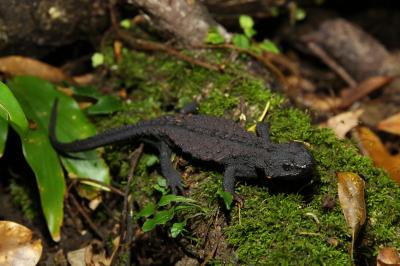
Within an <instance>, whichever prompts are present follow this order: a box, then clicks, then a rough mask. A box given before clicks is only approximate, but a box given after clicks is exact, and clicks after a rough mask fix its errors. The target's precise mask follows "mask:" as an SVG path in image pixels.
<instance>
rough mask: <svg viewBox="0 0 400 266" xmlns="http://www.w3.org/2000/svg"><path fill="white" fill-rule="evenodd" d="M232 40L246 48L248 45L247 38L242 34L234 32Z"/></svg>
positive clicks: (238, 45)
mask: <svg viewBox="0 0 400 266" xmlns="http://www.w3.org/2000/svg"><path fill="white" fill-rule="evenodd" d="M232 42H233V44H234V45H236V46H237V47H240V48H243V49H248V48H249V47H250V41H249V39H248V38H247V37H246V36H245V35H243V34H235V35H233V38H232Z"/></svg>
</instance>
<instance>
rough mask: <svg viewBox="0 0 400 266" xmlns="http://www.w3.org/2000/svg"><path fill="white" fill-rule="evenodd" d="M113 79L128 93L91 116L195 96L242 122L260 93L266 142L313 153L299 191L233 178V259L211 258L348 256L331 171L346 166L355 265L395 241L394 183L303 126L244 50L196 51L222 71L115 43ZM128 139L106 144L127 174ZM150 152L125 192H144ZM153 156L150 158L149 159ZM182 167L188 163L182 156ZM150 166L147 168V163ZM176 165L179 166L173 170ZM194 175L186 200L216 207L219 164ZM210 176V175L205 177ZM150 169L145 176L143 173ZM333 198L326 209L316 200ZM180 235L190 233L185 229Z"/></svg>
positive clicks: (287, 260) (269, 261)
mask: <svg viewBox="0 0 400 266" xmlns="http://www.w3.org/2000/svg"><path fill="white" fill-rule="evenodd" d="M104 54H105V55H106V59H107V60H106V63H107V66H108V67H109V69H110V71H111V76H112V77H113V79H112V80H113V82H114V83H116V85H117V86H119V87H124V88H126V89H127V90H128V91H129V93H130V96H131V99H132V100H131V101H130V102H128V103H127V104H125V106H124V110H123V111H121V112H120V113H118V114H117V115H113V116H111V117H109V118H107V119H102V120H101V121H100V122H99V124H100V126H101V127H102V128H109V127H115V126H118V125H122V124H126V123H134V122H137V121H138V120H142V119H149V118H153V117H158V116H160V115H163V114H166V113H174V112H177V111H179V110H180V109H181V108H182V107H183V106H184V105H185V104H187V103H190V102H192V101H193V100H196V101H198V102H199V112H200V113H204V114H210V115H217V116H224V117H226V118H229V119H233V120H236V121H239V120H240V118H242V120H243V118H245V124H246V126H250V125H253V124H254V123H255V121H256V119H257V118H258V117H259V116H260V115H261V113H262V110H263V109H264V107H265V105H266V104H267V103H268V102H269V103H270V108H269V110H268V114H267V117H266V119H265V121H266V122H268V123H269V124H270V127H271V138H272V140H273V141H274V142H287V141H290V140H298V141H304V142H306V143H308V144H309V145H310V150H311V152H312V154H313V155H314V158H315V161H316V171H315V175H314V176H313V177H312V182H311V183H310V184H309V187H311V190H310V189H308V191H309V192H307V193H279V190H278V192H271V190H270V189H269V188H268V187H266V186H260V185H257V184H253V183H249V184H248V183H245V182H240V183H239V184H237V186H236V189H237V191H238V192H239V193H240V194H241V195H242V196H244V198H245V199H246V202H245V207H244V208H242V209H241V210H240V212H239V210H238V207H234V208H232V209H231V210H230V211H228V216H229V223H228V226H226V227H225V228H224V229H223V232H224V235H225V237H226V240H227V241H228V242H229V244H231V245H232V246H233V247H234V248H235V252H236V254H237V258H235V259H233V258H232V261H226V260H224V261H222V260H219V258H218V254H217V256H216V258H215V260H214V261H212V263H214V264H221V263H223V264H226V263H227V264H230V263H231V264H236V263H238V264H243V265H351V264H352V262H351V257H350V255H349V252H348V250H349V247H350V244H351V233H350V230H349V229H348V227H347V226H346V224H345V219H344V216H343V214H342V211H341V208H340V205H339V202H338V199H337V179H336V173H337V172H339V171H351V172H355V173H358V174H359V175H360V176H362V177H363V178H364V179H365V181H366V204H367V222H366V226H365V227H364V229H363V230H362V233H361V236H360V241H359V242H358V245H357V248H356V251H355V258H356V260H357V264H364V263H365V262H367V261H369V260H371V259H373V257H374V256H375V255H376V254H377V250H378V248H379V247H380V246H394V247H396V248H400V225H399V224H400V223H399V222H400V189H399V188H398V187H397V185H396V184H395V183H394V182H392V181H391V179H390V178H389V177H388V176H387V175H386V174H385V173H384V172H383V171H382V170H379V169H377V168H374V167H373V165H372V163H371V161H370V160H369V159H368V158H365V157H363V156H360V155H359V152H358V150H357V149H356V148H355V146H354V145H353V144H352V143H351V142H350V141H348V140H345V141H342V140H338V139H336V138H335V136H334V134H333V133H332V132H331V131H330V130H328V129H321V128H317V127H315V126H312V125H311V123H310V122H311V121H310V117H309V115H308V114H307V113H306V112H304V111H300V110H298V109H295V108H292V107H287V105H288V104H287V102H286V101H285V100H284V97H283V96H282V95H279V94H276V93H272V92H271V91H270V90H269V89H268V88H266V87H265V82H264V81H263V80H262V79H260V78H257V77H255V76H253V75H250V74H248V72H247V71H246V70H245V67H244V66H245V65H246V58H242V57H241V56H239V59H236V60H234V61H230V57H229V55H228V54H226V53H224V52H223V51H213V52H212V53H211V52H209V53H206V54H201V53H199V55H196V56H200V57H202V56H203V57H206V58H208V59H211V60H213V61H214V62H217V63H224V64H225V65H226V66H227V67H226V71H225V72H224V73H218V72H214V71H209V70H206V69H203V68H199V67H193V66H190V65H188V64H187V63H185V62H181V61H177V60H175V59H173V58H170V57H168V56H166V55H163V54H152V55H149V54H145V53H140V52H131V51H128V50H125V49H124V50H123V57H122V61H121V63H119V64H116V63H115V62H114V60H113V58H112V54H111V50H108V49H106V50H105V51H104ZM131 148H132V147H126V146H125V147H122V148H109V149H110V151H113V152H112V153H110V152H108V159H109V161H110V162H111V166H112V169H114V170H113V171H114V175H120V176H126V174H127V169H128V168H129V165H128V160H127V159H126V152H127V151H128V150H129V149H131ZM151 158H152V157H151V156H150V155H145V156H143V157H142V159H141V161H140V163H139V166H138V169H137V171H136V175H137V178H136V179H135V180H136V181H135V183H134V184H133V188H132V190H133V192H134V196H135V197H137V198H140V199H142V200H143V201H145V202H146V201H151V200H152V199H151V197H152V196H153V195H154V193H155V192H154V189H153V185H154V184H155V182H156V179H157V176H156V175H152V174H151V173H152V172H154V171H150V170H149V168H152V167H149V163H148V162H149V161H150V160H152V159H151ZM155 164H157V162H156V163H155ZM185 167H192V166H191V165H190V164H189V165H188V166H185ZM153 170H154V169H153ZM180 170H182V169H180ZM192 172H193V175H194V176H193V177H190V178H194V179H195V180H198V179H200V180H202V181H201V182H199V183H198V184H199V185H198V186H197V188H194V189H197V190H198V192H194V193H192V194H193V197H194V198H195V199H198V200H201V199H207V200H205V201H200V202H202V204H204V205H207V207H208V208H209V209H210V210H212V209H215V208H224V207H223V205H222V204H221V201H220V200H218V196H217V195H216V192H217V189H218V188H219V187H220V179H218V178H212V176H216V177H222V173H218V172H207V171H203V170H198V171H192ZM210 176H211V177H210ZM149 177H150V178H149ZM329 198H332V199H333V201H334V202H335V203H336V204H335V205H334V206H333V207H332V208H324V207H323V202H324V201H326V200H327V199H329ZM186 234H188V235H190V231H189V232H187V233H186Z"/></svg>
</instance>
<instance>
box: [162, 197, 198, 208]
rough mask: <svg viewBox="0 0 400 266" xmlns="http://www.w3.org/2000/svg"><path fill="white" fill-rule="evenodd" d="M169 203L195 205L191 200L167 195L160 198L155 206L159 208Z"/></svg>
mask: <svg viewBox="0 0 400 266" xmlns="http://www.w3.org/2000/svg"><path fill="white" fill-rule="evenodd" d="M171 202H184V203H196V201H195V200H193V199H191V198H186V197H183V196H177V195H173V194H168V195H164V196H162V197H161V199H160V200H159V201H158V203H157V205H158V206H160V207H161V206H165V205H168V204H170V203H171Z"/></svg>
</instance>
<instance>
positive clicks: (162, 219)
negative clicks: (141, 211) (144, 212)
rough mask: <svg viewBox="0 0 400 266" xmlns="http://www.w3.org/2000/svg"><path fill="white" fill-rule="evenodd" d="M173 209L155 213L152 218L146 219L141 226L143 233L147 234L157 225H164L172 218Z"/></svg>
mask: <svg viewBox="0 0 400 266" xmlns="http://www.w3.org/2000/svg"><path fill="white" fill-rule="evenodd" d="M174 215H175V209H174V208H171V209H169V210H166V211H159V212H157V213H156V215H155V216H154V218H152V219H148V220H147V221H146V222H145V223H144V224H143V226H142V230H143V231H144V232H148V231H151V230H153V229H154V228H155V227H156V226H157V225H159V224H166V223H167V222H168V221H170V220H171V219H172V218H174Z"/></svg>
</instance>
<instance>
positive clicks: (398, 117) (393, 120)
mask: <svg viewBox="0 0 400 266" xmlns="http://www.w3.org/2000/svg"><path fill="white" fill-rule="evenodd" d="M378 129H379V130H382V131H386V132H389V133H392V134H395V135H400V113H398V114H395V115H392V116H390V117H388V118H386V119H385V120H383V121H381V122H380V123H379V124H378Z"/></svg>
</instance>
